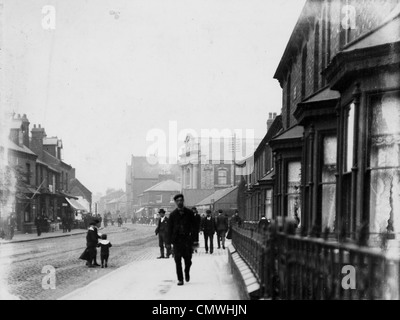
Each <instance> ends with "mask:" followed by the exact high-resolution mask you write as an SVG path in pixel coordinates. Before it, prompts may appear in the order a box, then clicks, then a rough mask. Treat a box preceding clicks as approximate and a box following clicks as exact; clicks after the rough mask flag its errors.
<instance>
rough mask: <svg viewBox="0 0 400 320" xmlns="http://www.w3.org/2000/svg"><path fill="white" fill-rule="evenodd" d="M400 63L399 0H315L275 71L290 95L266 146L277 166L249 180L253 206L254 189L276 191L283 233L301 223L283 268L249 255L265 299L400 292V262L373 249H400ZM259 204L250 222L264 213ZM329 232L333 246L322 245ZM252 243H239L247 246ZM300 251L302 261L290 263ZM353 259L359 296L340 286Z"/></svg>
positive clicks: (283, 245)
mask: <svg viewBox="0 0 400 320" xmlns="http://www.w3.org/2000/svg"><path fill="white" fill-rule="evenodd" d="M399 67H400V1H399V0H387V1H379V0H367V1H361V0H353V1H352V0H322V1H320V0H318V1H316V0H309V1H307V2H306V4H305V6H304V8H303V10H302V12H301V15H300V17H299V19H298V21H297V24H296V25H295V28H294V30H293V32H292V35H291V37H290V39H289V41H288V44H287V46H286V49H285V51H284V53H283V56H282V58H281V61H280V63H279V65H278V67H277V69H276V72H275V75H274V78H275V79H277V80H278V81H279V83H280V86H281V88H282V109H281V114H280V115H279V116H278V117H277V119H278V120H279V121H280V124H281V128H280V129H279V128H278V132H273V134H271V133H270V134H268V133H267V135H266V138H265V139H264V140H263V145H262V146H260V147H259V148H261V150H258V153H259V154H262V152H261V151H262V150H263V149H269V148H270V150H271V152H272V155H273V163H272V164H271V163H270V168H268V170H265V166H257V165H256V166H255V170H254V174H252V175H251V176H249V177H247V180H246V184H247V189H246V190H247V191H246V192H247V193H248V194H250V196H251V197H252V199H253V200H251V201H253V205H252V207H260V206H261V207H262V206H263V205H264V206H265V203H264V201H265V199H264V200H263V199H261V200H259V202H257V199H255V198H254V194H255V192H254V191H252V190H255V189H257V188H260V187H259V186H260V185H262V184H265V183H266V182H267V181H268V182H269V183H270V184H271V185H272V186H273V187H272V188H273V196H272V206H273V209H272V217H271V218H272V219H277V220H283V225H281V226H280V229H279V228H278V230H280V231H282V230H288V229H287V228H286V227H287V226H285V221H288V220H289V219H288V218H298V220H297V227H296V228H295V232H294V234H296V235H292V236H289V235H287V234H286V235H283V234H281V235H280V236H281V237H282V238H279V237H280V236H278V238H279V239H280V241H279V242H278V243H279V244H278V247H275V248H278V249H277V251H275V254H276V256H274V255H272V256H268V257H269V259H270V260H274V259H275V258H276V257H277V256H280V258H279V259H277V258H276V259H277V260H276V261H277V264H276V265H277V268H276V269H275V268H272V267H271V266H269V267H265V268H261V269H260V267H259V266H257V265H256V264H254V261H253V262H252V259H251V258H247V260H248V263H249V264H250V265H254V267H253V271H254V272H255V273H256V274H257V276H258V279H259V280H260V282H261V283H262V286H261V288H263V290H264V291H263V292H264V294H265V295H266V296H268V295H269V296H274V295H275V297H277V296H279V297H283V298H299V297H300V298H343V297H346V298H355V297H358V298H365V297H368V298H382V297H384V298H385V297H390V298H396V297H397V298H398V297H399V288H398V285H393V283H396V281H397V283H398V272H399V263H398V261H397V260H390V259H389V258H388V257H387V256H386V253H385V252H386V251H383V252H382V251H379V250H378V251H377V252H379V253H376V251H374V250H375V248H379V247H381V248H384V249H390V250H392V251H393V252H395V253H396V254H397V253H398V247H399V246H398V243H399V232H400V215H399V213H400V210H399V209H400V149H399V145H400V68H399ZM271 130H275V131H276V130H277V127H276V126H274V127H273V128H270V130H269V131H268V132H271ZM268 152H269V151H268ZM259 158H260V157H259V156H258V155H257V154H255V163H256V164H257V159H259ZM261 159H262V158H261ZM261 162H262V161H261ZM260 170H264V171H263V172H260ZM249 190H250V192H249ZM256 198H257V197H256ZM248 207H249V206H248V205H247V208H246V212H247V217H246V218H247V219H248V220H255V219H257V218H259V214H258V215H257V214H254V210H253V211H251V210H250V211H249V208H248ZM263 210H265V209H262V208H261V209H260V211H259V212H263ZM281 218H285V219H281ZM294 221H295V220H294ZM292 231H293V230H292ZM243 232H244V231H243ZM291 233H293V232H291ZM278 234H279V232H278ZM324 234H325V239H326V240H327V242H326V243H325V244H322V243H321V242H318V241H316V242H313V240H312V239H314V238H316V237H320V236H322V235H324ZM243 236H244V234H243V233H241V234H237V238H236V239H235V238H234V239H233V241H234V243H235V242H236V245H237V246H238V247H240V239H241V238H240V237H243ZM328 243H329V246H328ZM335 243H336V244H335ZM339 243H341V244H343V243H346V245H350V244H357V245H362V246H367V248H368V250H367V251H363V253H362V252H361V249H360V248H361V247H357V249H355V247H354V248H353V247H343V246H340V245H339ZM349 243H350V244H349ZM246 250H248V248H247V249H246ZM366 252H369V253H370V254H371V255H369V253H366ZM372 252H375V253H376V254H377V256H375V258H374V257H373V256H372ZM289 255H291V257H292V258H293V255H294V256H295V257H296V259H294V260H291V261H296V262H293V263H292V264H291V263H289V262H288V261H289V260H285V259H282V257H285V258H288V259H289ZM397 256H398V254H397ZM243 257H245V259H246V254H245V253H243ZM378 257H379V259H378ZM305 258H306V259H305ZM375 259H376V260H375ZM307 261H308V262H307ZM308 263H312V265H311V264H308ZM346 263H347V264H349V265H354V266H356V270H358V271H359V272H358V273H357V280H359V282H357V283H362V284H363V285H362V286H359V287H358V288H357V290H355V291H352V292H350V291H346V290H344V289H343V288H341V287H340V281H341V279H340V276H339V274H340V270H341V269H340V268H341V266H342V265H345V264H346ZM360 266H363V268H358V269H357V267H360ZM338 268H339V269H338ZM265 270H267V271H265ZM306 270H307V272H306ZM277 279H279V280H277ZM306 284H308V285H306ZM263 286H264V287H263ZM385 286H386V289H387V288H390V289H391V291H390V290H389V291H390V294H388V293H387V291H385V289H382V288H385ZM385 292H386V293H385ZM385 294H386V296H385Z"/></svg>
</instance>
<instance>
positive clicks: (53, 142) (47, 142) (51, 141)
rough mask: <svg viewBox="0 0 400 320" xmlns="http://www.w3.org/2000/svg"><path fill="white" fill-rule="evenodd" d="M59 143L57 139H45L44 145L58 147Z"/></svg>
mask: <svg viewBox="0 0 400 320" xmlns="http://www.w3.org/2000/svg"><path fill="white" fill-rule="evenodd" d="M58 141H59V140H58V138H57V137H51V138H43V145H58Z"/></svg>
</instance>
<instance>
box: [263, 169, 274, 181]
mask: <svg viewBox="0 0 400 320" xmlns="http://www.w3.org/2000/svg"><path fill="white" fill-rule="evenodd" d="M274 175H275V171H274V170H271V172H270V173H268V174H266V175H265V176H264V177H262V178H261V179H260V181H270V180H272V177H273V176H274Z"/></svg>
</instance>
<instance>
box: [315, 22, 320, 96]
mask: <svg viewBox="0 0 400 320" xmlns="http://www.w3.org/2000/svg"><path fill="white" fill-rule="evenodd" d="M318 88H319V23H318V22H317V23H316V25H315V34H314V91H317V90H318Z"/></svg>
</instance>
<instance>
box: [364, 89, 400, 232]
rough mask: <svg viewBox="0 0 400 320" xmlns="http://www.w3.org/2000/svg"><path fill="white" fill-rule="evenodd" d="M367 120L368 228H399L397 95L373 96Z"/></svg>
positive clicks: (399, 103) (399, 124) (399, 121)
mask: <svg viewBox="0 0 400 320" xmlns="http://www.w3.org/2000/svg"><path fill="white" fill-rule="evenodd" d="M372 107H373V109H372V123H371V154H370V168H371V185H370V190H371V191H370V221H371V232H386V231H394V232H400V216H399V215H400V148H399V146H400V96H399V93H396V94H393V93H391V94H385V95H383V96H381V97H379V98H376V99H374V100H373V103H372Z"/></svg>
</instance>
